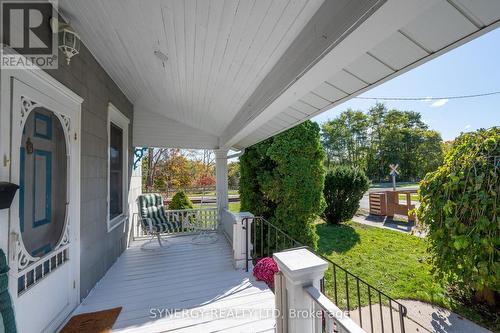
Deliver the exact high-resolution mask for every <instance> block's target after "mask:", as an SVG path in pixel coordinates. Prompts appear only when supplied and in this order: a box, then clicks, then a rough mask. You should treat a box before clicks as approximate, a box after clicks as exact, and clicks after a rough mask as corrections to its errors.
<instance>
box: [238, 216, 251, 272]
mask: <svg viewBox="0 0 500 333" xmlns="http://www.w3.org/2000/svg"><path fill="white" fill-rule="evenodd" d="M233 216H234V218H235V219H236V222H235V223H234V224H233V259H234V268H236V269H246V267H247V247H248V254H250V253H251V251H252V249H253V245H252V242H251V235H250V231H251V230H252V223H253V217H254V216H253V214H252V213H248V212H241V213H233ZM247 228H248V232H247ZM252 269H253V264H252V262H251V261H248V270H249V271H251V270H252Z"/></svg>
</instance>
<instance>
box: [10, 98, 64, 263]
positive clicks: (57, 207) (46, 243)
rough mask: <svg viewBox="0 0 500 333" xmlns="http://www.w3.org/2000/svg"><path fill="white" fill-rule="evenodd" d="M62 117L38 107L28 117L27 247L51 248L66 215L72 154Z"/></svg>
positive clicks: (23, 215)
mask: <svg viewBox="0 0 500 333" xmlns="http://www.w3.org/2000/svg"><path fill="white" fill-rule="evenodd" d="M66 151H67V147H66V138H65V133H64V130H63V127H62V124H61V122H60V121H59V118H58V117H57V116H56V115H55V114H54V113H52V112H51V111H49V110H47V109H45V108H40V107H39V108H35V109H34V110H33V111H32V112H31V113H30V115H29V116H28V118H27V120H26V124H25V126H24V129H23V135H22V140H21V147H20V174H19V177H20V181H19V183H20V186H19V187H20V188H19V200H20V201H19V210H20V211H19V222H20V229H21V236H22V240H23V243H24V246H25V249H26V251H27V252H28V253H29V254H31V255H32V256H34V257H42V256H44V255H45V254H47V253H49V252H51V251H52V250H53V249H54V248H55V247H56V246H57V244H58V243H59V240H60V239H61V236H62V235H63V232H64V228H65V219H66V202H67V201H68V200H67V173H68V171H67V169H68V157H67V153H66Z"/></svg>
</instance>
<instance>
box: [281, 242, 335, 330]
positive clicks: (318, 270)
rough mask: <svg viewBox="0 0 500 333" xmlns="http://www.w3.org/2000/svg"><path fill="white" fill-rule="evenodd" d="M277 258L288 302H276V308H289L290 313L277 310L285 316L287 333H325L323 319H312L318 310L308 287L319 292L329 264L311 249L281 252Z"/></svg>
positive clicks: (287, 310)
mask: <svg viewBox="0 0 500 333" xmlns="http://www.w3.org/2000/svg"><path fill="white" fill-rule="evenodd" d="M273 257H274V260H276V262H277V264H278V267H279V270H280V271H281V273H282V274H283V276H284V285H285V289H286V295H287V298H286V302H276V304H277V305H279V304H281V305H282V307H285V306H286V309H284V308H281V309H277V310H278V311H279V312H280V313H281V314H283V315H285V321H286V325H287V328H288V329H287V332H288V333H319V332H321V318H315V316H312V314H315V311H317V307H316V305H315V302H314V301H313V299H312V298H311V297H310V295H309V294H308V293H307V292H306V291H305V289H304V286H311V285H312V286H314V287H316V288H317V289H318V290H319V289H320V281H321V279H322V278H323V276H324V274H325V271H326V269H327V268H328V263H327V262H326V261H324V260H323V259H321V258H320V257H318V256H317V255H315V254H314V253H312V252H311V251H309V250H307V249H297V250H291V251H285V252H279V253H275V254H274V256H273ZM283 303H285V304H283Z"/></svg>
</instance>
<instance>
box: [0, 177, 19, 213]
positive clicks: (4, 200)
mask: <svg viewBox="0 0 500 333" xmlns="http://www.w3.org/2000/svg"><path fill="white" fill-rule="evenodd" d="M18 188H19V186H17V185H16V184H12V183H8V182H0V209H6V208H10V205H11V204H12V200H13V199H14V196H15V195H16V191H17V189H18Z"/></svg>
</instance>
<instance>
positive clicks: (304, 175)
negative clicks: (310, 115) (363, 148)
mask: <svg viewBox="0 0 500 333" xmlns="http://www.w3.org/2000/svg"><path fill="white" fill-rule="evenodd" d="M323 159H324V151H323V148H322V146H321V143H320V134H319V126H318V124H316V123H313V122H311V121H306V122H304V123H302V124H300V125H297V126H295V127H294V128H292V129H289V130H287V131H285V132H283V133H281V134H278V135H276V136H274V137H272V138H270V139H267V140H265V141H264V142H262V143H259V144H256V145H254V146H252V147H249V148H247V149H246V150H245V153H244V154H243V155H242V157H241V159H240V163H241V164H240V167H241V179H240V198H241V208H242V210H246V211H250V212H252V213H254V214H255V215H260V216H263V217H265V218H267V219H269V221H270V222H271V223H273V224H275V225H277V226H278V227H279V228H281V229H283V230H286V232H287V233H288V234H289V235H290V236H291V237H292V238H294V239H296V240H297V241H299V242H301V243H302V244H305V245H309V246H312V247H314V248H316V247H317V237H318V236H317V235H316V232H315V225H314V222H315V220H316V219H317V217H318V215H319V214H321V212H322V211H323V209H324V207H325V203H324V198H323V186H324V177H325V171H324V167H323Z"/></svg>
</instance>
